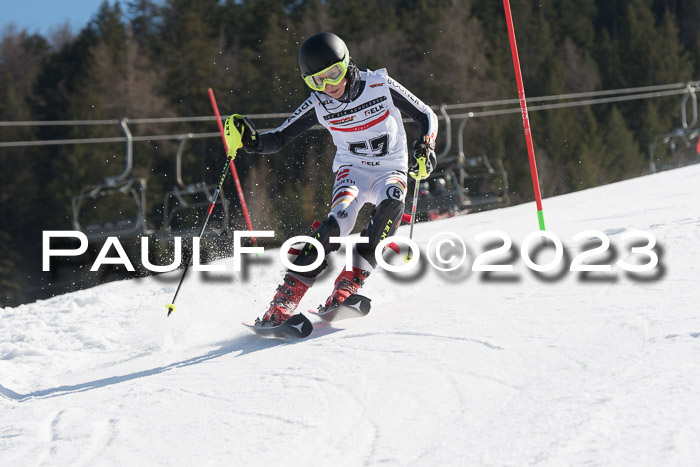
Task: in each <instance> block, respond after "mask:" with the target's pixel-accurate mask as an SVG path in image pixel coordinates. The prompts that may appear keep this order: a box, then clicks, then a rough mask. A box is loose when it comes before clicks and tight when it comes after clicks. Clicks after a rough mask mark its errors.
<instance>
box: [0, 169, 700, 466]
mask: <svg viewBox="0 0 700 467" xmlns="http://www.w3.org/2000/svg"><path fill="white" fill-rule="evenodd" d="M698 186H700V166H694V167H688V168H684V169H678V170H674V171H669V172H664V173H660V174H656V175H653V176H647V177H642V178H638V179H634V180H629V181H626V182H623V183H617V184H613V185H608V186H605V187H600V188H596V189H592V190H587V191H583V192H579V193H573V194H569V195H565V196H560V197H556V198H551V199H546V200H545V202H544V213H545V219H546V221H547V228H548V230H549V231H551V232H553V233H555V234H557V236H559V238H561V239H562V241H563V243H564V246H565V251H566V253H567V258H568V259H567V261H568V262H570V259H571V257H572V256H573V255H576V254H577V253H578V252H579V251H581V249H582V246H581V244H580V243H577V242H573V241H572V237H573V236H574V235H576V234H577V233H579V232H583V231H585V230H590V229H594V230H599V231H602V232H605V233H606V234H607V235H609V237H610V238H611V240H612V244H613V246H614V248H615V249H614V251H613V253H609V254H608V255H605V254H604V255H601V256H598V257H597V258H596V259H597V260H598V262H602V263H606V262H607V263H611V264H612V263H614V261H616V260H617V259H628V260H629V261H631V262H634V261H637V262H640V263H641V262H644V257H643V255H632V254H631V253H630V246H629V244H628V243H627V242H624V241H622V240H621V239H620V236H621V235H622V234H623V233H624V232H628V231H634V230H645V231H648V232H651V233H653V234H654V235H655V237H656V239H657V240H658V245H657V246H656V248H655V251H656V252H657V253H658V254H659V258H660V262H659V265H658V266H657V267H656V268H654V270H653V271H652V272H651V274H642V275H637V276H632V275H630V274H627V273H625V272H623V271H620V269H619V268H618V267H616V266H613V271H612V272H611V273H590V274H588V275H586V276H584V277H582V275H581V274H580V273H573V272H569V271H568V270H566V269H562V272H561V273H559V274H556V275H554V276H552V274H548V275H546V276H542V275H536V274H535V273H533V272H532V271H531V270H529V269H528V268H527V267H526V266H525V265H524V263H523V261H522V260H521V259H520V257H519V256H518V255H517V251H518V249H519V245H520V244H521V243H522V240H523V239H524V238H525V236H526V235H527V234H528V233H530V232H531V231H533V230H536V228H537V221H536V213H535V208H534V205H533V204H532V203H531V204H526V205H521V206H515V207H511V208H507V209H500V210H496V211H490V212H485V213H481V214H474V215H469V216H464V217H459V218H452V219H448V220H444V221H439V222H432V223H427V224H419V225H416V227H415V232H414V238H415V239H416V241H417V242H418V244H419V245H420V246H421V248H423V249H424V250H425V248H426V246H427V243H428V240H429V239H430V238H431V237H432V236H433V235H434V234H436V233H438V232H445V231H447V232H453V233H456V234H458V235H459V236H460V237H461V238H462V239H464V241H465V242H466V244H467V246H468V249H469V251H470V256H469V258H468V260H467V261H466V262H465V264H464V266H463V267H462V268H460V269H458V270H457V271H454V272H450V273H443V272H437V271H436V270H434V269H433V268H432V267H431V266H429V265H428V263H427V261H425V258H423V259H422V260H421V263H420V264H421V265H423V266H425V268H424V270H423V271H422V272H421V273H420V274H416V273H400V274H390V273H388V272H386V271H383V270H382V271H378V272H376V273H375V274H374V275H373V276H372V277H370V279H369V280H368V281H367V284H366V286H365V288H364V293H365V294H366V295H368V296H370V297H371V298H372V299H373V309H372V311H371V312H370V314H369V315H368V316H367V317H365V318H361V319H355V320H348V321H341V322H338V323H335V324H333V325H332V326H323V325H318V326H317V328H316V329H315V331H314V334H312V336H311V337H310V338H308V339H307V340H304V341H298V342H286V341H281V340H266V339H262V338H259V337H257V336H255V335H253V334H252V333H250V332H249V331H247V330H246V329H245V328H243V326H241V325H240V322H241V321H250V320H252V319H254V318H255V316H257V315H260V314H261V313H262V311H263V310H264V309H265V308H266V305H267V303H268V302H269V300H270V299H271V296H272V294H273V291H274V288H275V287H276V285H277V283H278V282H279V280H280V277H281V272H282V266H281V264H280V261H279V259H278V256H277V252H276V251H271V252H266V253H265V254H263V255H261V257H260V258H254V259H253V260H251V261H249V263H248V268H247V273H246V274H242V273H234V272H232V269H233V267H232V260H231V259H226V260H222V261H219V262H218V263H217V264H223V265H227V266H228V268H229V271H228V272H226V273H199V274H191V275H189V276H188V279H187V280H186V282H185V284H184V286H183V289H182V290H181V293H180V295H179V297H178V303H177V305H178V310H177V311H176V312H175V313H174V314H173V315H172V316H170V317H169V318H166V312H165V308H164V306H165V304H166V303H168V302H169V301H170V299H171V297H172V294H173V292H174V289H175V286H176V283H177V280H178V278H179V275H180V271H176V272H175V273H170V274H167V275H161V276H157V277H150V278H145V279H139V280H130V281H123V282H116V283H110V284H106V285H103V286H100V287H95V288H92V289H88V290H83V291H79V292H75V293H70V294H66V295H62V296H57V297H54V298H52V299H49V300H42V301H39V302H36V303H31V304H27V305H22V306H19V307H16V308H5V309H0V408H1V412H0V413H1V417H0V465H3V466H9V465H48V464H50V465H309V466H310V465H314V466H315V465H377V464H386V465H440V466H442V465H524V464H535V463H539V464H543V465H570V464H574V465H581V464H586V465H616V466H617V465H635V466H636V465H697V462H698V459H700V312H699V310H700V307H699V306H698V302H699V301H700V281H699V279H700V274H698V265H699V264H700V258H699V253H698V250H699V249H698V245H699V242H698V240H700V215H699V213H698V208H697V203H698V199H699V198H698V188H697V187H698ZM494 229H495V230H500V231H503V232H505V233H507V234H508V235H509V236H510V237H512V238H513V241H514V247H513V250H512V251H514V252H515V253H513V254H512V257H507V258H506V259H509V260H510V262H511V263H513V264H515V271H514V272H513V273H490V274H487V273H477V272H472V271H471V270H470V269H471V263H472V261H473V257H474V254H475V253H478V252H480V251H482V250H483V249H484V245H483V244H482V243H480V242H476V241H475V240H474V237H475V236H476V235H477V234H479V233H481V232H484V231H488V230H494ZM399 234H400V235H404V236H407V235H408V227H407V226H403V227H402V228H401V230H400V231H399ZM593 245H595V244H593ZM496 246H497V244H496ZM551 251H552V250H546V251H545V252H543V253H542V255H541V256H542V259H541V260H540V262H546V256H547V254H550V253H551ZM339 253H340V254H338V253H337V254H336V257H337V260H336V261H335V262H334V264H333V268H334V270H333V271H332V272H327V273H326V274H325V275H324V277H323V279H322V280H320V281H319V283H317V284H316V286H315V287H314V288H313V289H311V290H310V291H309V293H308V294H307V296H306V298H305V299H304V301H303V302H302V305H301V308H302V309H307V308H314V307H315V306H316V305H317V304H318V303H320V302H321V301H322V300H324V299H325V297H326V296H327V295H328V293H329V291H330V289H331V286H332V281H333V279H334V278H335V275H336V274H337V271H338V270H339V269H340V268H341V267H342V258H343V254H342V251H341V252H339ZM550 256H551V255H550ZM630 257H632V259H629V258H630ZM399 264H400V262H399ZM563 264H567V263H563ZM312 319H315V318H312ZM319 324H320V323H319Z"/></svg>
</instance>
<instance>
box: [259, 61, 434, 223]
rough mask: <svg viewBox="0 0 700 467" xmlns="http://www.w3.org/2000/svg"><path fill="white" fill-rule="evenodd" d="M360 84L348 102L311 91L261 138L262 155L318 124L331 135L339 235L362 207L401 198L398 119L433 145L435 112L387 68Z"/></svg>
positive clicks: (403, 145) (402, 138)
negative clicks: (410, 123) (412, 123)
mask: <svg viewBox="0 0 700 467" xmlns="http://www.w3.org/2000/svg"><path fill="white" fill-rule="evenodd" d="M359 84H360V86H361V88H360V89H361V90H360V92H359V94H358V95H357V97H356V98H355V99H353V100H352V101H350V102H341V101H339V100H336V99H333V98H331V97H330V96H328V95H326V94H324V93H321V92H313V93H312V94H311V96H310V97H309V98H308V99H306V101H304V103H303V104H301V105H300V106H299V108H298V109H297V110H296V111H294V113H292V115H290V116H289V118H287V120H286V121H285V122H284V123H283V124H282V125H281V126H279V127H278V128H276V129H275V130H272V131H269V132H266V133H262V134H261V135H260V141H261V145H262V148H261V151H260V152H263V153H273V152H277V151H279V150H280V149H282V147H283V146H285V145H286V144H288V143H289V142H291V141H292V140H293V139H294V138H296V137H297V136H298V135H300V134H301V133H302V132H304V131H305V130H308V129H309V128H311V127H312V126H313V125H316V124H317V123H320V124H321V125H323V126H324V127H325V128H326V129H327V130H328V131H329V132H330V134H331V135H332V137H333V143H334V144H335V146H336V148H337V152H336V155H335V159H334V161H333V172H334V173H336V180H335V185H334V188H333V198H332V201H331V213H330V214H331V215H334V216H335V217H336V219H337V221H338V224H339V225H340V227H341V235H347V234H348V233H349V232H350V231H351V230H352V228H353V226H354V224H355V220H356V218H357V213H358V212H359V210H360V208H361V207H362V205H363V204H365V203H372V204H374V205H378V204H379V203H381V202H382V201H383V200H385V199H387V198H391V199H398V200H400V201H403V200H404V199H405V197H406V172H407V171H408V148H407V141H406V131H405V129H404V126H403V121H402V114H403V115H406V116H407V117H409V118H411V119H412V120H414V121H415V122H416V123H417V124H418V126H419V131H420V134H421V135H422V136H427V137H428V138H429V140H430V141H432V142H434V141H435V138H436V136H437V131H438V124H437V116H436V115H435V112H433V111H432V110H431V109H430V107H428V106H427V105H426V104H424V103H423V102H422V101H421V100H420V99H418V98H417V97H415V96H414V95H413V94H411V93H410V92H409V91H408V90H407V89H406V88H404V87H403V86H402V85H401V84H399V83H398V82H396V81H395V80H393V79H392V78H391V77H389V75H388V74H387V72H386V70H385V69H380V70H376V71H361V72H360V83H359Z"/></svg>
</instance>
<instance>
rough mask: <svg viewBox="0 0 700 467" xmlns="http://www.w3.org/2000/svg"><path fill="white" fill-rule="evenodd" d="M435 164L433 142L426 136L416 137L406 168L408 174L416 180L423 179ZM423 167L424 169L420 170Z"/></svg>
mask: <svg viewBox="0 0 700 467" xmlns="http://www.w3.org/2000/svg"><path fill="white" fill-rule="evenodd" d="M436 165H437V156H436V155H435V149H434V144H433V143H431V142H430V140H429V139H428V137H424V138H423V139H417V140H416V141H415V142H414V143H413V153H412V154H411V161H410V165H409V168H408V174H409V175H410V176H411V177H413V178H415V179H416V180H424V179H426V178H428V176H429V175H430V173H431V172H432V171H433V169H434V168H435V166H436ZM423 167H425V170H422V169H423Z"/></svg>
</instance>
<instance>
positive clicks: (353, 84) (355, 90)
mask: <svg viewBox="0 0 700 467" xmlns="http://www.w3.org/2000/svg"><path fill="white" fill-rule="evenodd" d="M346 76H347V78H348V84H347V85H346V86H345V92H344V93H343V95H342V96H340V97H339V98H338V100H339V101H340V102H351V101H353V100H355V98H356V97H357V96H359V95H360V91H361V90H362V86H361V84H362V81H361V80H360V70H359V69H358V68H357V67H356V66H355V64H354V63H353V62H352V60H350V64H349V65H348V72H347V74H346Z"/></svg>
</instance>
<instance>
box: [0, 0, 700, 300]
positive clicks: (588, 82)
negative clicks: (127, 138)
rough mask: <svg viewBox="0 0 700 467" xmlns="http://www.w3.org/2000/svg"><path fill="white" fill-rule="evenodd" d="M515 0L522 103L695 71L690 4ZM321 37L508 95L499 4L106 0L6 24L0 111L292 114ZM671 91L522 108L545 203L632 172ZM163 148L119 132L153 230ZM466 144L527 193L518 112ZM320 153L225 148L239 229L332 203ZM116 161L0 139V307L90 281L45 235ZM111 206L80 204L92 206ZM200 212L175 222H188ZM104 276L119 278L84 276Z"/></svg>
mask: <svg viewBox="0 0 700 467" xmlns="http://www.w3.org/2000/svg"><path fill="white" fill-rule="evenodd" d="M511 6H512V11H513V18H514V23H515V31H516V35H517V39H518V46H519V51H520V60H521V65H522V72H523V79H524V83H525V89H526V93H527V96H528V97H534V96H545V95H555V94H564V93H577V92H586V91H593V90H602V89H620V88H628V87H637V86H650V85H659V84H670V83H680V82H685V81H692V80H696V79H698V77H700V27H699V25H700V0H667V1H661V0H551V1H542V2H532V1H528V0H512V1H511ZM319 31H333V32H335V33H336V34H338V35H339V36H341V37H342V38H344V39H345V41H346V42H347V44H348V47H349V49H350V51H351V55H352V58H353V60H354V61H355V62H356V63H357V65H358V66H359V67H360V68H370V69H376V68H387V69H388V72H389V74H390V75H391V76H392V77H393V78H395V79H396V80H397V81H399V82H400V83H402V84H403V85H404V86H406V87H407V88H408V89H409V90H411V91H412V92H413V93H415V94H416V95H417V96H418V97H419V98H421V99H422V100H423V101H424V102H426V103H428V104H430V105H432V106H437V105H439V104H442V103H447V104H456V103H469V102H481V101H485V100H491V99H493V100H499V99H512V98H515V97H517V90H516V86H515V79H514V75H513V65H512V62H511V56H510V47H509V43H508V37H507V30H506V24H505V19H504V13H503V5H502V2H500V1H495V0H492V1H476V0H471V1H470V0H439V1H421V0H408V1H406V0H400V1H399V0H381V1H380V0H364V1H363V0H328V1H319V0H294V1H273V0H259V1H234V0H225V1H217V0H197V1H188V0H166V1H165V2H158V3H154V2H152V1H150V0H135V1H125V2H122V3H117V4H115V5H109V4H108V3H107V2H105V3H103V4H102V6H101V7H100V9H99V11H98V13H97V14H96V15H95V16H94V18H93V19H92V21H91V22H90V23H89V24H88V25H87V26H86V27H84V28H83V29H82V30H80V31H79V32H77V33H73V32H72V31H71V30H70V29H69V28H68V27H67V26H65V27H62V28H61V27H57V28H56V29H54V30H53V31H52V32H51V33H50V34H48V35H47V36H43V35H40V34H29V33H27V32H26V31H22V30H17V29H16V28H12V27H10V28H6V29H5V30H4V31H2V32H1V37H0V122H11V121H56V120H100V119H120V118H122V117H128V118H130V119H135V118H148V117H190V116H208V115H211V107H210V103H209V100H208V97H207V89H208V88H210V87H211V88H213V89H214V91H215V92H216V95H217V99H218V101H219V107H220V109H221V112H222V114H230V113H242V114H257V113H273V112H274V113H277V112H292V111H293V110H294V109H296V107H297V106H298V105H299V104H300V103H301V102H303V100H304V99H305V98H306V97H307V96H308V94H309V90H308V89H307V88H306V87H305V85H304V83H303V81H302V80H301V79H300V76H299V72H298V68H297V51H298V48H299V46H300V44H301V43H302V42H303V40H304V39H305V38H306V37H308V36H310V35H312V34H314V33H316V32H319ZM679 102H680V98H679V97H678V96H675V97H669V98H659V99H647V100H643V101H630V102H624V103H617V104H609V105H598V106H588V107H577V108H569V109H560V110H554V111H546V112H533V113H531V114H530V118H531V123H532V128H533V136H534V142H535V152H536V155H537V161H538V169H539V173H540V181H541V188H542V194H543V196H544V197H545V198H547V197H550V196H554V195H558V194H563V193H567V192H571V191H576V190H581V189H585V188H589V187H593V186H598V185H601V184H606V183H611V182H614V181H618V180H622V179H625V178H631V177H636V176H639V175H642V174H644V173H647V172H648V170H649V168H648V153H647V151H648V147H649V145H650V143H651V142H652V141H653V139H654V138H655V137H656V136H657V135H658V134H661V133H665V132H668V131H671V130H672V129H673V128H676V127H678V126H679V124H680V118H679V113H680V112H679ZM256 123H257V124H258V127H263V128H264V127H274V126H276V125H277V124H279V123H280V121H279V120H277V121H276V122H275V121H265V120H264V119H261V120H258V121H256ZM441 129H442V128H441ZM409 130H410V128H409ZM131 131H132V132H133V133H134V134H135V135H158V134H179V133H188V132H207V131H208V132H216V131H217V129H216V124H215V123H213V122H212V121H208V122H201V123H192V122H189V123H168V124H163V123H143V124H139V125H132V126H131ZM108 136H121V132H120V130H119V126H118V125H113V126H104V125H102V126H78V125H68V126H21V127H17V126H0V141H34V140H54V139H64V138H99V137H108ZM442 136H443V137H444V134H443V135H442ZM440 144H444V139H443V141H439V144H438V147H440ZM177 148H178V141H151V142H148V141H146V142H140V143H135V144H134V169H133V171H132V175H133V176H138V177H143V178H144V179H145V180H146V181H147V184H148V191H147V212H148V219H149V225H150V228H151V229H152V230H153V231H154V232H159V231H160V230H161V229H162V227H163V226H162V225H161V224H162V223H163V219H162V218H163V209H164V206H163V205H164V194H165V193H166V192H168V191H169V190H172V189H173V187H174V185H175V183H176V181H175V177H174V176H173V174H174V164H175V153H176V151H177ZM466 151H467V152H468V153H469V154H470V155H478V154H486V155H488V157H489V158H492V159H496V158H500V159H502V161H503V163H504V165H505V168H506V170H507V171H508V174H509V180H510V188H509V190H510V193H509V195H510V198H511V200H512V201H513V202H514V203H521V202H527V201H531V200H532V199H533V193H532V192H533V190H532V185H531V181H530V173H529V167H528V162H527V151H526V148H525V141H524V138H523V136H522V123H521V120H520V116H519V114H515V115H508V116H499V117H494V118H485V119H479V120H478V121H474V123H470V124H469V126H468V127H467V133H466ZM333 154H334V153H333V148H332V144H331V140H330V137H329V136H328V135H327V134H326V133H325V132H322V131H310V132H307V133H306V134H304V135H302V136H301V137H300V138H298V139H297V140H296V141H295V142H294V143H293V144H291V145H290V146H288V147H287V148H285V149H284V150H283V151H282V152H281V153H279V154H277V155H271V156H259V155H245V156H243V157H239V158H238V159H237V160H236V164H237V169H238V172H239V174H240V176H241V181H242V184H243V187H244V191H245V193H246V194H247V202H248V207H249V209H250V211H251V218H252V222H253V225H254V228H255V229H258V230H265V229H269V230H275V232H276V233H277V238H278V239H286V238H289V237H290V236H292V235H299V234H308V233H310V227H309V225H310V224H311V222H312V221H313V220H314V219H322V218H324V217H325V215H326V212H327V210H328V203H329V201H330V200H329V195H330V189H331V184H332V174H331V171H330V163H331V161H332V158H333ZM659 157H660V158H664V157H667V154H666V155H664V153H663V151H662V152H661V153H660V155H659ZM224 162H225V154H224V151H223V148H222V144H221V141H220V139H218V138H209V139H198V140H192V141H189V142H188V145H187V149H186V151H185V153H184V157H183V173H184V178H186V179H187V180H190V181H197V180H203V181H207V182H209V183H212V182H215V181H216V179H217V178H218V175H219V173H220V170H221V167H222V164H223V163H224ZM123 164H124V144H123V143H109V144H78V145H56V146H37V147H20V148H16V147H15V148H0V306H14V305H17V304H19V303H26V302H27V301H31V300H35V299H37V298H43V297H46V296H51V295H53V294H56V293H59V292H65V291H69V290H74V289H77V288H82V287H85V286H87V285H90V284H92V283H95V278H94V277H95V274H94V273H93V274H92V276H90V275H89V274H88V273H87V269H88V268H89V265H90V264H91V260H92V259H94V254H93V256H92V257H91V259H90V260H89V261H88V260H86V259H82V260H78V261H77V262H72V263H71V265H70V267H71V268H70V271H69V273H70V274H68V275H65V276H61V277H58V276H57V273H56V272H53V273H43V272H41V241H42V238H41V235H42V231H44V230H70V229H72V224H71V219H72V208H71V199H72V198H73V197H74V196H76V195H77V194H78V193H79V192H80V190H81V188H82V187H84V186H87V185H91V184H95V183H99V182H100V181H101V180H103V179H104V178H105V177H108V176H110V175H115V174H118V173H119V172H120V171H121V170H122V167H123ZM224 192H225V194H226V197H227V199H229V200H231V213H232V216H233V225H232V228H236V229H239V230H244V229H245V223H244V221H243V219H242V217H241V216H240V206H239V204H238V201H237V196H236V192H235V187H234V185H233V183H231V180H230V179H229V180H228V181H227V182H226V183H225V185H224ZM114 210H115V208H114V206H111V207H110V206H104V207H94V209H93V212H92V214H93V215H97V216H99V215H108V214H110V212H111V213H113V212H114ZM200 213H201V211H200V212H198V213H197V212H196V213H192V214H191V215H190V216H189V217H188V219H189V220H188V222H190V223H191V224H192V225H197V222H198V221H199V220H200V219H201V215H200ZM533 218H534V213H533ZM533 228H535V225H534V221H533ZM166 256H167V255H166ZM133 262H135V263H138V254H136V258H135V260H134V261H133ZM122 272H123V271H122ZM143 273H145V271H142V270H141V271H138V272H137V274H143ZM114 277H119V273H118V272H115V275H114V276H109V275H108V274H105V275H103V276H101V277H100V278H99V281H103V280H109V279H110V278H114Z"/></svg>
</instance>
